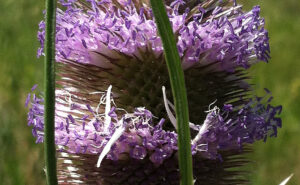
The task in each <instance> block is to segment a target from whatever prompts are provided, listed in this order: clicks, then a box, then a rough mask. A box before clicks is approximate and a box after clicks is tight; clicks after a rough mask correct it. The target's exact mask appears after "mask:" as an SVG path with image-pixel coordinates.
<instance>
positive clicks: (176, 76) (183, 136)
mask: <svg viewBox="0 0 300 185" xmlns="http://www.w3.org/2000/svg"><path fill="white" fill-rule="evenodd" d="M151 5H152V10H153V14H154V16H155V19H156V24H157V27H158V31H159V33H160V36H161V40H162V43H163V47H164V54H165V58H166V61H167V66H168V71H169V76H170V82H171V87H172V93H173V97H174V103H175V112H176V119H177V128H178V129H177V132H178V147H179V168H180V175H181V176H180V177H181V178H180V184H181V185H192V184H193V166H192V165H193V164H192V153H191V135H190V128H189V112H188V103H187V96H186V89H185V82H184V74H183V70H182V68H181V62H180V57H179V54H178V50H177V47H176V42H175V38H174V35H173V30H172V27H171V24H170V21H169V18H168V16H167V12H166V9H165V6H164V4H163V1H162V0H151Z"/></svg>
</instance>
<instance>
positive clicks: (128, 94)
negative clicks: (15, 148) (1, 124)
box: [26, 0, 281, 185]
mask: <svg viewBox="0 0 300 185" xmlns="http://www.w3.org/2000/svg"><path fill="white" fill-rule="evenodd" d="M165 3H166V8H167V12H168V16H169V18H170V21H171V24H172V27H173V30H174V34H175V37H176V40H177V48H178V51H179V54H180V57H181V60H182V67H183V69H184V73H185V81H186V88H187V95H188V100H189V110H190V113H189V114H190V115H189V116H190V123H189V125H190V128H191V133H192V140H191V144H192V154H193V168H194V179H195V184H244V183H247V181H246V179H245V177H244V175H245V174H247V173H245V172H243V171H241V170H239V169H237V167H240V166H243V165H245V164H247V163H248V161H247V160H246V159H245V158H244V157H243V155H242V154H244V153H246V152H249V151H250V148H249V146H250V145H251V144H252V143H253V142H255V141H258V140H263V141H266V139H267V137H268V136H270V137H272V136H276V135H277V128H278V127H281V119H280V118H279V117H278V115H279V114H280V112H281V106H272V105H271V104H270V102H271V100H272V96H271V95H270V92H269V91H268V90H266V95H265V96H264V97H257V96H254V95H252V87H251V85H250V84H249V83H248V81H247V79H248V78H249V77H248V74H247V68H249V67H250V66H251V65H252V64H254V63H257V62H259V61H265V62H267V61H268V59H269V52H270V50H269V44H268V34H267V31H266V30H265V29H264V20H263V19H262V18H261V17H260V16H259V11H260V9H259V7H258V6H256V7H254V8H253V9H252V10H250V11H249V12H243V11H242V6H241V5H237V4H236V2H235V1H230V0H225V1H217V0H206V1H193V0H192V1H184V0H177V1H168V0H166V1H165ZM60 5H61V9H58V13H57V30H56V32H57V33H56V34H57V36H56V60H57V88H56V117H55V138H56V141H55V142H56V145H57V153H58V167H59V169H58V178H59V183H60V184H101V185H118V184H122V185H124V184H130V185H134V184H143V185H147V184H148V185H155V184H159V185H161V184H166V185H168V184H176V185H177V184H179V180H178V179H179V170H178V162H177V150H178V148H177V132H176V117H175V116H174V106H173V104H172V102H171V100H172V96H171V90H170V89H171V88H170V84H169V78H168V72H167V68H166V63H165V60H164V56H163V47H162V43H161V40H160V37H159V35H158V31H157V28H156V24H155V20H154V18H153V15H152V10H151V8H150V5H149V2H148V1H147V0H143V1H137V0H128V1H127V0H121V1H116V0H102V1H96V0H86V1H84V0H82V1H80V0H68V1H64V0H61V1H60ZM44 28H45V26H44V22H43V21H42V22H41V23H40V30H39V32H38V38H39V41H40V43H41V48H39V50H38V56H41V55H43V43H44V31H45V30H44ZM35 89H36V86H34V87H33V89H32V90H33V91H35ZM26 106H29V113H28V124H29V125H30V126H32V127H33V129H32V133H33V135H34V136H35V137H36V138H37V140H36V142H37V143H40V142H43V131H44V123H43V114H44V110H43V98H42V95H35V93H34V92H32V93H31V94H29V95H28V98H27V100H26Z"/></svg>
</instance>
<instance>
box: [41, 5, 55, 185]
mask: <svg viewBox="0 0 300 185" xmlns="http://www.w3.org/2000/svg"><path fill="white" fill-rule="evenodd" d="M55 12H56V0H46V36H45V64H44V65H45V68H44V75H45V77H44V80H45V87H44V88H45V117H44V120H45V135H44V150H45V164H46V179H47V184H48V185H57V176H56V149H55V133H54V131H55V130H54V120H55V118H54V116H55V115H54V113H55V65H54V64H55V30H56V28H55V24H56V17H55Z"/></svg>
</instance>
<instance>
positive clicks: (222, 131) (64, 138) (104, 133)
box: [26, 91, 281, 165]
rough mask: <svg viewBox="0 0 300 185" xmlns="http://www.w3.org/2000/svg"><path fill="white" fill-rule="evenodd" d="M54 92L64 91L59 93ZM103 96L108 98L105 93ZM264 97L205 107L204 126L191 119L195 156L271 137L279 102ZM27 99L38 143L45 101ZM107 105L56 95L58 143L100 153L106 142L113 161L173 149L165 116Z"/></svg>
mask: <svg viewBox="0 0 300 185" xmlns="http://www.w3.org/2000/svg"><path fill="white" fill-rule="evenodd" d="M56 93H57V96H59V95H61V94H63V93H62V92H60V91H57V92H56ZM106 95H108V94H106ZM103 98H104V99H107V97H106V96H104V95H103V97H102V98H101V99H103ZM262 100H263V98H258V97H257V98H255V99H253V100H249V102H248V103H247V104H246V105H245V106H243V107H242V108H241V107H233V106H232V105H224V107H223V109H222V110H220V109H219V108H218V107H216V106H215V107H214V108H213V109H211V110H208V111H207V117H206V119H205V120H204V122H203V124H198V125H195V124H193V123H190V127H191V129H192V130H193V131H195V132H197V135H196V136H195V137H194V139H193V140H192V141H191V142H192V153H193V155H195V154H200V155H201V156H203V157H206V158H209V159H216V158H220V159H221V156H220V155H219V153H218V151H224V150H231V149H242V146H243V144H250V143H253V142H254V141H257V140H261V139H263V140H266V138H267V136H268V132H269V131H270V130H273V131H272V133H271V136H276V135H277V128H278V127H281V120H280V118H277V117H276V116H277V115H278V114H280V112H281V106H278V107H273V106H271V105H270V104H267V105H264V104H263V102H262ZM270 100H271V98H269V100H268V102H269V101H270ZM29 102H30V104H31V108H30V109H29V113H28V125H29V126H33V129H32V133H33V136H34V137H36V138H37V140H36V142H37V143H40V142H43V129H44V122H43V113H44V110H43V109H44V107H43V105H42V103H43V99H42V98H38V97H37V96H36V95H35V94H33V96H32V98H31V95H30V94H29V96H28V99H27V100H26V105H28V103H29ZM111 103H113V99H110V100H109V102H108V101H106V104H107V105H108V106H106V104H105V103H103V102H102V103H101V102H100V103H99V107H97V108H96V110H95V109H93V108H92V107H91V106H89V105H80V104H77V103H76V102H72V103H70V99H69V98H68V97H67V96H66V99H65V100H63V99H58V102H57V104H56V109H57V110H56V112H57V113H56V121H55V138H56V145H57V146H59V147H60V148H61V150H67V151H68V152H70V153H87V154H101V153H103V151H104V148H105V147H107V146H109V149H110V150H109V151H107V152H104V153H105V155H106V154H108V155H107V157H108V158H109V159H111V160H118V159H119V158H120V157H122V154H124V153H129V154H130V156H131V157H132V158H135V159H144V158H145V157H146V156H149V157H150V160H151V161H152V162H153V163H155V164H158V165H159V164H162V162H163V161H164V160H165V159H167V158H169V157H170V156H171V155H172V154H173V153H174V152H176V151H177V134H176V132H175V131H168V130H164V129H163V124H164V122H165V119H164V118H161V119H158V118H157V117H155V116H154V115H152V113H151V112H150V111H149V110H146V109H145V108H144V107H138V108H136V109H135V111H134V112H133V113H125V114H124V113H122V111H120V110H122V109H118V108H116V107H111V105H110V104H111ZM100 106H105V108H102V107H100ZM234 109H238V110H239V111H238V113H237V115H235V116H230V114H231V113H232V112H233V111H234ZM99 110H102V112H101V111H99ZM108 110H109V111H108ZM118 110H119V111H118ZM72 115H73V116H72ZM112 140H114V141H112ZM110 141H111V142H110ZM103 157H104V156H103Z"/></svg>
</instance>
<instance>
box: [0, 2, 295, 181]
mask: <svg viewBox="0 0 300 185" xmlns="http://www.w3.org/2000/svg"><path fill="white" fill-rule="evenodd" d="M240 3H244V4H245V7H246V9H249V8H250V7H251V6H253V5H255V4H260V5H261V9H262V16H264V17H265V20H266V27H267V29H268V31H269V36H270V38H271V39H270V44H271V57H272V59H271V61H270V63H269V64H265V63H260V64H257V65H255V66H254V67H253V68H252V71H251V73H252V75H253V76H254V78H253V82H254V83H255V84H256V89H258V91H257V93H259V94H262V89H263V87H267V88H268V89H270V90H271V91H272V92H273V95H274V97H275V99H274V104H275V105H279V104H282V105H283V107H284V109H283V113H282V119H283V128H282V129H281V130H280V131H279V136H278V138H276V139H274V138H272V139H269V140H268V142H267V143H266V144H265V143H257V144H255V152H254V153H253V154H252V155H251V156H250V158H251V159H252V160H253V161H254V163H253V165H252V166H251V167H250V168H251V169H252V171H253V174H252V175H251V176H250V178H251V184H255V185H275V184H279V182H280V181H282V180H283V179H284V178H285V177H287V176H288V175H289V174H291V173H294V174H295V175H294V177H293V178H292V180H291V181H290V183H289V185H297V184H300V111H299V109H300V1H299V0H262V1H258V0H252V1H249V0H248V1H245V0H243V1H242V2H240ZM43 6H44V3H43V1H34V0H18V1H16V0H0V146H1V149H0V185H2V184H3V185H23V184H26V185H40V184H45V183H44V172H43V156H42V154H43V145H41V144H39V145H36V144H35V141H34V139H33V137H32V136H31V129H30V128H28V127H27V123H26V113H27V111H26V109H25V107H24V101H25V98H26V95H27V93H28V92H29V91H30V88H31V87H32V85H34V84H36V83H37V84H39V85H40V86H42V85H43V76H42V73H43V62H42V60H41V59H37V58H36V49H37V47H38V41H37V39H36V32H37V29H38V22H39V21H40V20H41V19H42V17H43V15H42V9H43Z"/></svg>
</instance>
